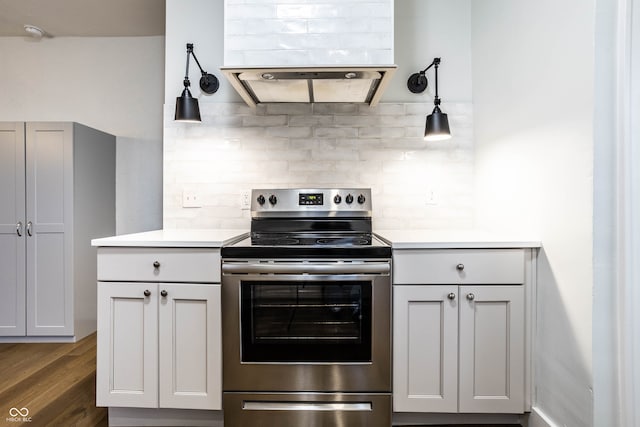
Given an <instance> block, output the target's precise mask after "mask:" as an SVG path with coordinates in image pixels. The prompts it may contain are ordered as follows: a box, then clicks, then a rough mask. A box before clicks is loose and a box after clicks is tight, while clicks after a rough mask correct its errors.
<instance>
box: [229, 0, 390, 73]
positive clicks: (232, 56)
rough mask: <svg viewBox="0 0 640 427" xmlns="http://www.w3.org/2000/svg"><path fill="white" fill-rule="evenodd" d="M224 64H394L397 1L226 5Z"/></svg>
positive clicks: (280, 0) (266, 0)
mask: <svg viewBox="0 0 640 427" xmlns="http://www.w3.org/2000/svg"><path fill="white" fill-rule="evenodd" d="M224 14H225V18H224V19H225V25H224V63H225V65H228V66H243V65H244V66H250V65H261V66H269V65H354V64H362V65H367V64H369V65H374V64H392V63H393V0H369V1H363V0H340V1H338V0H324V1H320V2H319V1H311V0H296V1H294V0H262V1H257V0H253V1H252V0H247V1H244V2H239V1H238V0H225V12H224Z"/></svg>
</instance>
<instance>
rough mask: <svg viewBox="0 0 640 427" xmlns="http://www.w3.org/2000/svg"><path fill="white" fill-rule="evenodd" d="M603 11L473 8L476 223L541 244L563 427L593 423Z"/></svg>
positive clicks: (551, 409) (540, 302)
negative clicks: (598, 23)
mask: <svg viewBox="0 0 640 427" xmlns="http://www.w3.org/2000/svg"><path fill="white" fill-rule="evenodd" d="M594 8H595V4H594V1H593V0H591V1H584V0H567V1H563V2H557V1H555V0H540V1H528V2H522V1H519V2H514V1H512V0H485V1H483V2H474V3H473V6H472V40H473V42H472V52H473V79H472V80H473V85H474V86H473V100H474V114H475V138H476V182H477V192H476V196H477V197H476V205H475V206H476V209H477V221H478V224H479V225H481V226H487V227H489V228H493V229H502V230H504V229H518V230H531V231H532V232H533V234H534V235H539V236H540V238H541V240H542V242H543V245H544V247H543V249H542V251H541V255H540V263H539V270H538V280H539V282H538V289H537V307H538V308H537V313H536V316H537V324H536V335H535V356H534V357H535V359H534V360H535V367H534V370H535V378H534V381H535V387H536V388H535V397H534V403H535V405H536V407H537V409H536V410H538V411H540V413H541V415H543V416H545V417H547V419H548V420H550V421H551V422H553V423H555V424H556V425H558V426H565V425H566V426H590V425H592V424H593V418H592V416H593V411H592V407H593V400H592V399H593V397H592V386H593V380H592V338H591V331H592V314H591V308H592V295H593V260H592V257H593V253H592V252H593V251H592V247H593V232H592V227H593V195H592V193H593V149H594V147H593V138H594V135H593V112H594V92H593V88H594V49H593V45H594V20H595V12H594Z"/></svg>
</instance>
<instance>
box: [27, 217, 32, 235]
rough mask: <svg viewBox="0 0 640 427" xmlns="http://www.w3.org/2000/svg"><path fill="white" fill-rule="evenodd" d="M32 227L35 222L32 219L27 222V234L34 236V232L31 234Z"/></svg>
mask: <svg viewBox="0 0 640 427" xmlns="http://www.w3.org/2000/svg"><path fill="white" fill-rule="evenodd" d="M32 227H33V223H32V222H31V221H29V222H27V234H28V235H29V237H31V236H33V234H31V228H32Z"/></svg>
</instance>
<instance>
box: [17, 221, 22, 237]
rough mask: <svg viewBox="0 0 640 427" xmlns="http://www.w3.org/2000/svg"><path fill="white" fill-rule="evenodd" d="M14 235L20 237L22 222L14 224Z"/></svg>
mask: <svg viewBox="0 0 640 427" xmlns="http://www.w3.org/2000/svg"><path fill="white" fill-rule="evenodd" d="M16 234H17V235H18V237H22V221H18V223H17V224H16Z"/></svg>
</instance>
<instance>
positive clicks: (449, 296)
mask: <svg viewBox="0 0 640 427" xmlns="http://www.w3.org/2000/svg"><path fill="white" fill-rule="evenodd" d="M447 298H449V299H450V300H454V299H456V294H454V293H453V292H451V293H450V294H449V295H447Z"/></svg>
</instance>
